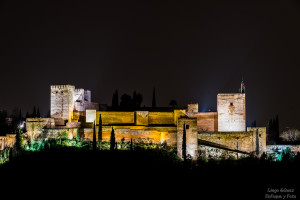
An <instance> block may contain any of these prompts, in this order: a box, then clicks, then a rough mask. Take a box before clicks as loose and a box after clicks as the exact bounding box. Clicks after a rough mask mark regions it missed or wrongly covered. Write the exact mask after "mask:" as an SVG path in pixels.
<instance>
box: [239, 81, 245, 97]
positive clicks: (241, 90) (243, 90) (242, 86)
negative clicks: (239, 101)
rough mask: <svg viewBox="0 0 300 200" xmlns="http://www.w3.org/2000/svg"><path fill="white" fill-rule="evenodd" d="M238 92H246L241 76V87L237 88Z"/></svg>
mask: <svg viewBox="0 0 300 200" xmlns="http://www.w3.org/2000/svg"><path fill="white" fill-rule="evenodd" d="M239 91H240V93H245V92H246V87H245V83H244V80H243V77H242V82H241V88H240V89H239Z"/></svg>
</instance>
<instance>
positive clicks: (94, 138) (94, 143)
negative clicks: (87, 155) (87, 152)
mask: <svg viewBox="0 0 300 200" xmlns="http://www.w3.org/2000/svg"><path fill="white" fill-rule="evenodd" d="M96 149H97V143H96V121H94V127H93V150H94V151H95V150H96Z"/></svg>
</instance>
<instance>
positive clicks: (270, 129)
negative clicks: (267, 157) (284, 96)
mask: <svg viewBox="0 0 300 200" xmlns="http://www.w3.org/2000/svg"><path fill="white" fill-rule="evenodd" d="M267 142H268V143H269V144H277V143H278V142H279V118H278V115H276V117H275V118H274V119H270V121H269V123H268V125H267Z"/></svg>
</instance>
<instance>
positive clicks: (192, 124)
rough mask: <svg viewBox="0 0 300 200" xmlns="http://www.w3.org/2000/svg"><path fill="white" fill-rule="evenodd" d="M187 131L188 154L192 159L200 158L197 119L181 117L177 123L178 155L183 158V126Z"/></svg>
mask: <svg viewBox="0 0 300 200" xmlns="http://www.w3.org/2000/svg"><path fill="white" fill-rule="evenodd" d="M184 125H185V129H186V153H187V155H188V154H189V155H191V156H192V159H197V156H198V133H197V118H188V117H181V118H178V123H177V155H178V156H179V157H180V158H182V137H183V126H184Z"/></svg>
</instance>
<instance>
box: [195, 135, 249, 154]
mask: <svg viewBox="0 0 300 200" xmlns="http://www.w3.org/2000/svg"><path fill="white" fill-rule="evenodd" d="M198 139H200V140H204V141H208V142H211V143H214V144H216V145H220V146H224V147H226V148H228V149H232V150H239V151H245V152H254V151H255V146H254V138H253V134H252V133H247V132H217V133H199V134H198Z"/></svg>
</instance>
